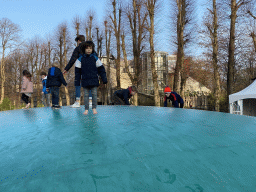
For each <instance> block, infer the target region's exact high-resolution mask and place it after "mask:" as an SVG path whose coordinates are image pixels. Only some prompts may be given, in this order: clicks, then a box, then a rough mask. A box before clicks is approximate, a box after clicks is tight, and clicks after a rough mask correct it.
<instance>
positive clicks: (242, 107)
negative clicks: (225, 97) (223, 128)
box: [229, 80, 256, 116]
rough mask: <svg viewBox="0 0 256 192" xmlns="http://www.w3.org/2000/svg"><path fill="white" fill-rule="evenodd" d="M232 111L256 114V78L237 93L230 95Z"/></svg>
mask: <svg viewBox="0 0 256 192" xmlns="http://www.w3.org/2000/svg"><path fill="white" fill-rule="evenodd" d="M229 104H230V113H231V114H233V113H234V114H241V115H243V114H244V115H252V116H255V115H256V80H255V81H254V82H253V83H252V84H251V85H249V86H248V87H246V88H245V89H243V90H242V91H239V92H237V93H234V94H232V95H229Z"/></svg>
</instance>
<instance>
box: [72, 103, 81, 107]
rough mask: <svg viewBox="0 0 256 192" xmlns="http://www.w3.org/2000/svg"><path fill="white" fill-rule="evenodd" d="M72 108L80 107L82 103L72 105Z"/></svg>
mask: <svg viewBox="0 0 256 192" xmlns="http://www.w3.org/2000/svg"><path fill="white" fill-rule="evenodd" d="M71 107H74V108H75V107H80V103H79V102H75V103H74V104H73V105H71Z"/></svg>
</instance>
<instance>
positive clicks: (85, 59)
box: [78, 41, 107, 115]
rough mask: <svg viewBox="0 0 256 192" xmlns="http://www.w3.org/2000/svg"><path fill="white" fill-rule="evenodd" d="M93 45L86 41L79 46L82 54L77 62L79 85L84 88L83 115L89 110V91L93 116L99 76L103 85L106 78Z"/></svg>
mask: <svg viewBox="0 0 256 192" xmlns="http://www.w3.org/2000/svg"><path fill="white" fill-rule="evenodd" d="M94 47H95V46H94V43H93V42H92V41H86V42H83V43H81V44H80V49H81V52H82V54H80V55H79V58H78V60H79V61H80V62H81V76H82V77H81V84H82V87H83V88H84V105H85V111H84V113H83V114H84V115H87V114H88V110H89V91H90V90H91V91H92V110H93V114H97V111H96V107H97V87H98V86H99V75H100V76H101V79H102V81H103V84H107V76H106V71H105V68H104V66H103V65H102V63H101V61H100V60H99V58H98V57H97V54H96V53H95V51H94Z"/></svg>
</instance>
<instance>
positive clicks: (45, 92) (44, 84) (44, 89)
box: [42, 76, 49, 94]
mask: <svg viewBox="0 0 256 192" xmlns="http://www.w3.org/2000/svg"><path fill="white" fill-rule="evenodd" d="M46 82H47V76H45V78H44V79H43V80H42V84H43V92H44V94H48V93H49V92H47V91H46Z"/></svg>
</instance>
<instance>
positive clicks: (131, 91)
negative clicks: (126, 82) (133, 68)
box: [113, 85, 137, 105]
mask: <svg viewBox="0 0 256 192" xmlns="http://www.w3.org/2000/svg"><path fill="white" fill-rule="evenodd" d="M136 92H137V88H136V87H135V86H134V85H133V86H131V87H128V89H123V90H117V91H115V92H114V95H113V103H114V105H130V103H129V99H130V98H131V97H132V96H133V95H135V93H136Z"/></svg>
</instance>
